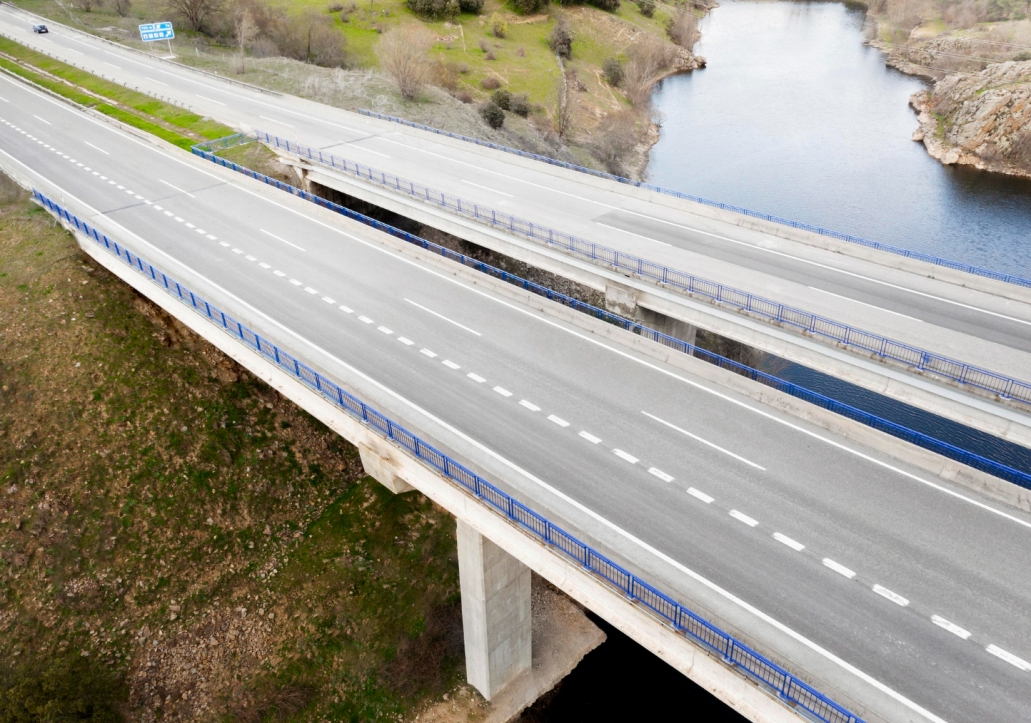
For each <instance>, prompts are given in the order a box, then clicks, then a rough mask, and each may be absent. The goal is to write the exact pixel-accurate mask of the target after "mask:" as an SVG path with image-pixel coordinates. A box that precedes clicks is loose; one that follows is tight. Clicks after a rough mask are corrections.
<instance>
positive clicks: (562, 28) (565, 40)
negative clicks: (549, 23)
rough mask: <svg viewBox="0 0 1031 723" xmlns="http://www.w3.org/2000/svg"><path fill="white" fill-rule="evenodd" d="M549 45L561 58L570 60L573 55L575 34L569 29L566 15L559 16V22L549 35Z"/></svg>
mask: <svg viewBox="0 0 1031 723" xmlns="http://www.w3.org/2000/svg"><path fill="white" fill-rule="evenodd" d="M548 47H549V48H551V50H552V52H554V53H555V55H557V56H559V57H560V58H565V59H566V60H569V59H570V58H572V57H573V34H572V33H571V32H570V31H569V23H567V22H566V16H565V15H559V16H558V22H557V23H555V27H554V28H553V29H552V31H551V35H549V36H548Z"/></svg>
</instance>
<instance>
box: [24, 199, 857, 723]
mask: <svg viewBox="0 0 1031 723" xmlns="http://www.w3.org/2000/svg"><path fill="white" fill-rule="evenodd" d="M33 197H34V198H35V199H36V200H37V201H38V202H39V203H40V204H42V205H43V206H44V207H45V208H46V209H48V210H49V211H51V212H52V213H54V214H56V215H57V216H58V217H59V218H62V219H64V220H65V221H67V222H68V223H70V224H73V225H74V226H75V228H76V229H77V230H78V231H79V232H80V233H82V234H83V235H85V236H88V237H89V238H91V239H93V240H94V241H95V242H96V243H97V244H99V245H100V246H102V247H103V248H105V249H106V250H107V251H109V252H111V253H112V254H114V255H115V256H116V257H118V258H119V259H120V260H122V261H124V262H125V263H126V264H128V265H129V266H130V267H132V268H133V269H135V270H136V271H138V272H139V273H140V274H142V275H143V276H144V277H146V278H148V279H150V280H151V281H152V282H153V283H155V284H157V285H158V286H159V287H161V288H162V289H164V290H165V291H166V292H167V293H169V294H171V295H172V296H173V297H175V298H177V299H178V300H179V301H181V302H182V303H184V304H186V305H187V306H189V307H190V308H192V309H193V310H194V311H196V312H197V313H199V314H200V315H201V316H204V317H206V318H207V319H208V320H209V321H211V322H212V323H214V324H215V325H216V326H218V327H220V328H221V329H222V330H223V331H225V332H227V333H228V334H229V335H230V336H232V337H233V338H235V339H239V340H240V341H242V342H243V343H244V344H246V345H247V346H248V347H250V348H251V349H253V350H254V351H256V352H257V353H258V354H260V355H261V356H262V357H263V358H264V359H265V361H267V362H269V363H270V364H274V365H275V366H276V367H277V368H279V369H280V370H281V371H284V372H286V373H287V374H289V375H290V376H292V377H294V378H295V379H297V380H298V381H300V382H301V383H302V384H304V385H305V386H306V387H308V388H309V389H310V390H312V391H314V392H315V393H316V394H318V395H320V396H321V397H322V398H323V399H326V400H327V401H329V402H330V403H331V404H333V405H334V406H336V407H337V408H338V409H341V410H343V411H344V412H346V413H347V414H349V415H350V416H351V417H353V418H354V419H356V420H357V421H358V422H360V423H361V424H363V425H365V426H366V427H368V428H369V429H372V430H373V431H375V432H376V433H377V434H379V435H380V436H382V437H384V438H386V439H388V440H390V441H391V442H393V443H394V444H397V445H398V446H400V447H402V448H404V449H405V450H406V451H407V452H408V453H409V454H411V455H413V456H414V457H415V458H416V459H418V460H419V461H421V462H422V463H423V464H425V465H427V466H428V467H430V468H431V469H433V470H435V471H436V472H438V473H440V474H441V475H443V476H444V477H445V478H447V479H448V480H450V481H451V482H453V483H455V484H457V485H459V486H460V487H461V488H462V489H464V490H465V491H466V492H468V493H470V494H472V495H474V496H475V497H476V499H477V500H478V501H479V502H480V503H482V504H484V505H486V506H487V507H488V508H490V509H492V510H493V511H495V512H497V513H500V514H502V515H504V516H505V517H506V518H507V519H508V520H509V521H510V522H512V523H514V524H515V525H517V526H518V527H519V528H520V529H521V530H523V531H524V532H527V533H529V534H530V535H531V536H533V537H534V538H535V539H537V540H540V541H541V542H543V543H544V544H546V545H548V546H549V547H550V548H551V549H552V550H553V551H555V552H556V553H558V554H561V555H564V556H565V557H567V558H570V559H572V560H574V561H575V562H576V563H577V564H579V565H581V566H582V567H583V568H584V569H585V570H587V571H588V572H590V573H591V574H593V575H594V576H596V577H598V578H601V579H602V580H604V581H605V582H606V583H608V584H609V585H612V586H614V587H615V588H617V589H618V590H619V591H620V592H622V593H623V594H624V595H626V596H627V597H628V598H630V600H631V601H633V602H636V603H640V604H641V605H642V606H644V607H645V608H647V609H648V610H649V611H650V612H651V613H652V614H653V615H655V616H657V617H658V618H660V619H661V620H663V621H664V622H666V623H668V624H669V625H672V626H673V627H674V628H675V629H676V630H678V631H679V632H681V633H683V634H684V635H685V636H686V637H688V638H689V639H690V640H692V641H693V642H695V643H697V644H699V645H701V646H703V647H704V648H706V649H707V650H709V651H711V652H713V653H715V654H717V655H719V656H720V657H721V658H722V659H723V661H724V662H726V663H727V664H728V665H731V666H733V667H734V668H735V669H737V670H739V671H741V672H743V673H744V674H746V675H747V676H749V677H750V678H752V679H753V680H755V681H757V682H759V683H761V684H762V685H764V686H766V687H767V688H769V689H771V690H772V691H774V692H775V693H776V694H777V695H778V696H779V697H780V698H781V699H782V700H784V701H785V702H786V703H788V704H789V705H792V706H795V707H796V710H797V709H799V708H800V709H802V710H803V711H805V712H806V713H808V714H809V715H810V716H813V717H815V718H817V719H818V720H821V721H826V722H827V723H863V721H862V719H861V718H859V717H858V716H856V715H854V714H853V713H851V712H849V711H848V710H846V709H845V708H843V707H842V706H840V705H838V704H837V703H835V702H834V701H832V700H830V699H829V698H827V697H826V696H824V695H823V694H821V693H820V692H819V691H817V690H815V689H814V688H812V687H811V686H809V685H807V684H806V683H805V682H803V681H802V680H800V679H799V678H797V677H795V676H794V675H792V674H791V673H789V672H788V671H787V670H785V669H784V668H782V667H781V666H779V665H777V664H776V663H774V662H773V661H772V660H770V659H769V658H766V657H765V656H763V655H762V654H760V653H758V652H756V651H755V650H752V649H751V648H750V647H748V646H747V645H745V644H744V643H741V642H740V641H738V640H737V639H736V638H734V637H733V636H731V635H729V634H727V633H725V632H723V631H722V630H720V629H719V628H718V627H716V626H715V625H713V624H712V623H709V622H708V621H706V620H705V619H704V618H702V617H700V616H699V615H697V614H695V613H694V612H692V611H691V610H689V609H688V608H686V607H684V606H683V605H681V604H680V603H678V602H677V601H676V600H674V599H673V598H671V597H670V596H668V595H666V594H665V593H663V592H660V591H659V590H658V589H656V588H654V587H652V586H651V585H649V584H648V583H646V582H645V581H643V580H641V579H640V578H639V577H637V576H636V575H634V574H633V573H631V572H629V571H628V570H626V569H624V568H623V567H622V566H620V565H619V564H617V563H616V562H614V561H613V560H611V559H609V558H608V557H606V556H605V555H603V554H602V553H600V552H598V551H597V550H595V549H594V548H592V547H591V546H590V545H587V544H586V543H584V542H581V541H580V540H579V539H577V538H576V537H574V536H573V535H571V534H569V533H568V532H566V531H565V530H563V529H562V528H561V527H559V526H557V525H555V524H554V523H552V522H551V521H550V520H548V519H547V518H545V517H543V516H542V515H540V514H538V513H536V512H534V511H533V510H532V509H530V508H529V507H527V506H526V505H524V504H522V503H521V502H519V501H518V500H516V499H514V498H513V497H511V496H510V495H508V494H506V493H505V492H503V491H502V490H500V489H498V488H497V487H495V486H494V485H493V484H491V483H490V482H488V481H487V480H485V479H483V478H482V477H480V476H479V475H478V474H476V473H475V472H473V471H472V470H470V469H468V468H467V467H465V466H464V465H462V464H460V463H459V462H456V461H455V460H453V459H452V458H450V457H448V456H447V455H446V454H444V453H443V452H441V451H440V450H438V449H437V448H436V447H434V446H432V445H431V444H429V443H428V442H425V441H424V440H422V439H421V438H419V437H418V436H416V435H415V434H413V433H412V432H410V431H408V430H407V429H405V428H404V427H402V426H401V425H399V424H397V423H395V422H393V421H392V420H391V419H390V418H388V417H386V416H385V415H383V414H381V413H380V412H378V411H377V410H376V409H374V408H372V407H370V406H369V405H368V404H366V403H365V402H363V401H361V400H360V399H358V398H357V397H355V396H354V395H352V394H350V393H348V392H346V391H344V389H343V388H341V387H340V386H339V385H338V384H336V383H335V382H333V381H332V380H331V379H329V378H327V377H326V376H325V375H323V374H320V373H319V372H317V371H315V370H314V369H312V368H311V367H309V366H308V365H307V364H305V363H304V362H302V361H301V360H300V359H298V358H297V357H296V356H294V355H293V354H290V353H289V352H288V351H286V350H285V349H283V348H282V347H279V346H277V345H276V344H274V343H272V342H271V341H269V340H268V339H265V338H264V337H262V336H261V335H260V334H258V333H257V332H254V331H252V330H251V329H249V328H248V327H246V326H244V325H243V324H242V323H241V322H239V321H237V320H236V319H234V318H233V317H231V316H230V315H229V314H226V313H225V312H224V311H222V310H220V309H218V308H216V307H215V306H213V305H212V304H210V303H209V302H207V301H206V300H204V299H203V298H202V297H200V296H199V295H198V294H196V293H194V292H193V291H190V290H189V289H188V288H186V287H185V286H183V285H182V284H180V283H179V282H178V281H176V280H175V279H173V278H172V277H170V276H168V275H167V274H165V273H164V272H162V271H161V270H160V269H158V268H157V267H155V266H153V265H152V264H150V263H148V262H147V261H145V260H144V259H143V258H141V257H140V256H137V255H136V254H134V253H132V252H130V251H129V250H128V249H126V248H123V247H122V246H120V245H119V244H117V243H116V242H114V241H112V240H111V239H110V238H108V237H107V236H105V235H104V234H102V233H100V232H98V231H97V229H95V228H93V227H91V226H90V225H89V224H87V223H85V222H84V221H82V220H80V219H79V218H77V217H76V216H75V215H73V214H70V213H69V212H68V211H66V210H65V209H64V208H62V207H61V206H59V205H58V204H56V203H54V202H53V201H51V200H50V199H49V198H47V197H46V196H44V195H43V194H42V193H40V192H39V191H37V190H33Z"/></svg>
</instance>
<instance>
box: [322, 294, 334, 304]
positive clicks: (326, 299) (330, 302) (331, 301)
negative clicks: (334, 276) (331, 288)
mask: <svg viewBox="0 0 1031 723" xmlns="http://www.w3.org/2000/svg"><path fill="white" fill-rule="evenodd" d="M322 300H323V301H325V302H326V303H327V304H335V303H337V302H335V301H334V300H333V299H331V298H329V297H328V296H323V297H322Z"/></svg>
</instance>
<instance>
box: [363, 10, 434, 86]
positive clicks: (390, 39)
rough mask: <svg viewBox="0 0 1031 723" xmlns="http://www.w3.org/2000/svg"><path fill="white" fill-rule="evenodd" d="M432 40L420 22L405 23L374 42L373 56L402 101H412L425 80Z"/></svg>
mask: <svg viewBox="0 0 1031 723" xmlns="http://www.w3.org/2000/svg"><path fill="white" fill-rule="evenodd" d="M432 42H433V38H432V36H431V35H430V34H429V32H428V31H427V30H426V29H425V28H424V27H423V26H422V25H417V24H408V25H401V26H399V27H396V28H394V29H393V30H391V31H389V32H388V33H386V34H385V35H384V36H383V37H382V39H380V41H379V43H378V44H377V45H376V55H377V56H378V57H379V59H380V62H381V63H383V68H384V69H385V70H386V71H387V72H388V73H389V74H390V77H392V78H393V79H394V82H395V83H396V84H397V89H398V90H399V91H400V93H401V97H402V98H404V99H405V100H415V94H416V93H418V92H419V89H420V88H422V86H423V85H424V84H425V83H426V78H427V75H428V67H427V64H426V51H427V50H429V49H430V45H431V44H432Z"/></svg>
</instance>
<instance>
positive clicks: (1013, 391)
mask: <svg viewBox="0 0 1031 723" xmlns="http://www.w3.org/2000/svg"><path fill="white" fill-rule="evenodd" d="M239 135H240V134H237V136H230V137H229V138H231V139H235V138H237V137H238V136H239ZM252 136H253V138H255V139H256V140H259V141H262V142H264V143H267V144H269V145H272V146H275V147H277V148H281V149H284V150H286V151H287V152H288V153H294V154H297V155H298V156H303V157H305V158H307V159H309V160H311V161H314V162H317V163H320V164H322V165H324V166H327V167H330V168H333V169H335V170H338V171H343V172H344V173H348V174H352V175H354V176H356V177H357V178H359V179H361V180H363V181H369V182H372V183H374V184H377V185H379V186H381V187H383V188H385V189H387V190H390V191H393V192H396V193H402V194H405V195H407V196H409V197H411V198H414V199H416V200H418V201H420V202H423V203H428V204H431V205H433V206H438V207H442V208H446V209H447V210H449V211H452V212H456V213H458V214H460V215H462V216H465V217H466V218H470V219H472V220H474V221H477V222H480V223H483V224H486V225H488V226H490V227H492V228H497V229H502V230H504V231H507V232H510V233H517V234H520V235H522V236H524V237H526V238H529V239H532V240H535V241H540V242H543V243H545V244H548V245H550V246H556V247H558V248H560V249H562V250H564V251H567V252H570V253H573V254H576V255H577V256H580V257H582V258H586V259H590V260H591V261H593V262H596V263H599V264H602V265H604V266H609V267H613V268H615V269H618V270H620V271H622V272H625V273H628V274H630V275H633V276H637V277H640V278H642V279H645V280H648V281H651V282H654V283H656V284H658V285H661V286H665V287H667V288H672V289H674V290H676V291H679V292H684V293H687V294H690V295H692V296H699V297H702V298H703V299H705V300H707V301H709V302H712V303H714V304H717V305H722V306H725V307H728V308H730V309H733V310H734V311H738V312H743V313H746V314H750V315H753V316H757V317H760V318H762V319H764V320H766V321H770V322H773V323H777V324H781V325H784V326H787V327H791V328H793V329H795V330H797V331H800V332H801V333H803V334H807V335H810V336H814V337H822V338H823V339H827V340H830V341H833V342H835V343H836V344H839V345H840V346H842V347H844V348H846V349H849V350H850V351H854V352H861V353H865V354H869V355H871V356H873V357H875V358H879V359H881V360H888V361H892V362H896V363H898V364H901V365H903V366H905V367H907V368H910V369H915V370H917V371H919V372H925V373H929V374H932V375H935V376H937V377H939V378H942V379H945V380H948V381H952V382H956V383H958V384H965V385H968V386H971V387H974V388H976V389H980V390H983V391H987V392H990V393H992V394H995V395H997V396H998V397H999V398H1001V399H1012V400H1015V401H1018V402H1023V403H1025V404H1029V405H1031V383H1029V382H1026V381H1023V380H1020V379H1015V378H1013V377H1008V376H1006V375H1004V374H999V373H997V372H993V371H990V370H988V369H983V368H981V367H976V366H973V365H970V364H967V363H965V362H961V361H958V360H956V359H952V358H950V357H947V356H942V355H941V354H935V353H933V352H929V351H926V350H924V349H920V348H918V347H914V346H910V345H909V344H903V343H902V342H899V341H895V340H893V339H889V338H887V337H884V336H881V335H880V334H874V333H872V332H869V331H864V330H863V329H857V328H855V327H852V326H849V325H847V324H842V323H841V322H837V321H834V320H832V319H828V318H826V317H823V316H818V315H817V314H813V313H811V312H808V311H803V310H802V309H797V308H795V307H792V306H787V305H785V304H781V303H779V302H776V301H771V300H770V299H765V298H763V297H761V296H756V295H754V294H751V293H749V292H747V291H742V290H740V289H735V288H734V287H732V286H726V285H724V284H720V283H717V282H715V281H709V280H708V279H703V278H701V277H699V276H695V275H693V274H689V273H687V272H685V271H678V270H677V269H671V268H669V267H668V266H663V265H662V264H658V263H655V262H653V261H648V260H647V259H642V258H640V257H638V256H633V255H631V254H627V253H624V252H622V251H616V250H615V249H611V248H608V247H607V246H602V245H600V244H596V243H593V242H591V241H586V240H584V239H582V238H579V237H576V236H571V235H569V234H566V233H563V232H561V231H556V230H555V229H552V228H548V227H547V226H540V225H538V224H535V223H532V222H530V221H526V220H524V219H521V218H518V217H516V216H512V215H511V214H508V213H504V212H503V211H497V210H495V209H492V208H490V207H487V206H481V205H479V204H477V203H472V202H471V201H464V200H462V199H461V198H459V197H458V196H452V195H450V194H446V193H442V192H440V191H437V190H435V189H432V188H429V187H428V186H423V185H421V184H418V183H414V182H412V181H409V180H407V179H404V178H401V177H400V176H395V175H393V174H390V173H386V172H384V171H378V170H376V169H374V168H371V167H369V166H366V165H363V164H361V163H354V162H353V161H348V160H346V159H344V158H338V157H337V156H334V155H333V154H332V153H324V152H323V151H320V150H319V149H317V148H311V147H309V146H306V145H304V144H303V143H296V142H294V141H289V140H284V139H282V138H279V137H278V136H274V135H271V134H269V133H265V132H263V131H256V132H254V133H253V134H252ZM201 147H204V145H203V144H201ZM207 147H216V146H214V145H212V144H208V145H207Z"/></svg>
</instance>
